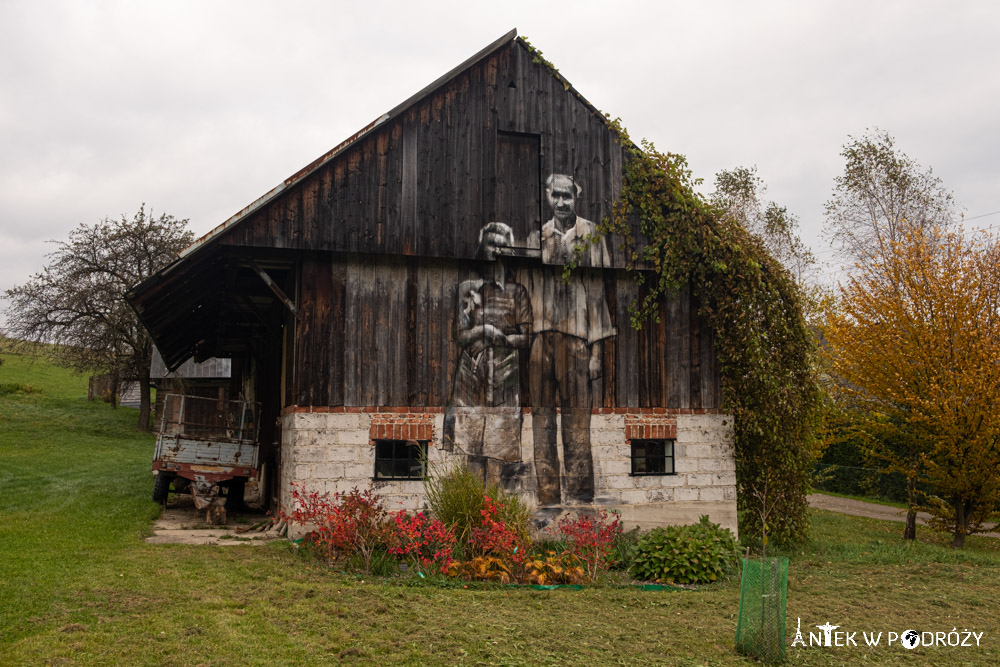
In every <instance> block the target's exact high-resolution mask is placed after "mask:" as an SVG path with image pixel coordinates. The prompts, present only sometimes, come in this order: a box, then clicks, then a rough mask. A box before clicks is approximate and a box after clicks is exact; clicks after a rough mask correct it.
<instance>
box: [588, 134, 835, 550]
mask: <svg viewBox="0 0 1000 667" xmlns="http://www.w3.org/2000/svg"><path fill="white" fill-rule="evenodd" d="M610 125H611V127H612V129H613V131H614V132H615V134H616V135H617V137H618V139H619V141H620V142H621V144H622V146H624V148H625V152H626V160H625V166H624V174H623V185H622V192H621V195H620V196H619V198H618V200H617V201H616V202H615V204H614V206H613V207H612V213H611V216H610V218H608V219H606V220H604V221H603V222H602V223H601V224H600V225H599V227H598V231H597V232H596V234H601V235H606V234H610V233H614V234H618V235H620V236H621V237H622V238H623V239H624V240H625V247H626V249H627V252H628V255H629V265H630V270H631V271H632V273H633V275H634V276H635V280H636V282H637V283H638V284H639V285H640V286H642V287H644V289H642V291H641V293H642V295H643V296H642V297H641V298H640V299H638V300H637V301H636V302H635V303H633V304H631V306H630V313H631V320H632V326H633V327H635V328H641V327H642V325H643V323H644V322H647V321H649V320H650V318H655V317H656V313H657V305H658V303H659V301H660V300H661V299H662V298H663V297H664V296H665V295H667V294H668V293H670V292H673V291H676V290H679V289H680V288H682V287H683V286H685V285H688V284H689V285H691V289H692V291H693V294H694V295H695V296H696V297H697V301H698V303H699V313H700V315H701V316H702V317H704V319H705V321H706V322H707V323H708V324H709V326H710V327H711V328H712V330H713V332H714V343H715V350H716V355H717V358H718V362H719V369H720V374H721V380H722V407H723V408H724V409H725V410H726V411H727V412H730V413H731V414H732V415H733V417H734V419H735V424H734V434H735V457H736V476H737V493H738V507H739V511H740V532H741V533H742V534H743V536H744V537H745V538H749V539H750V540H755V539H758V538H759V537H760V536H761V534H762V528H763V526H764V524H765V523H766V527H767V528H766V535H767V536H769V537H770V538H771V539H772V540H778V541H780V542H792V541H797V540H801V539H803V538H804V537H805V535H806V531H807V512H806V510H807V507H808V504H807V501H806V494H807V492H808V490H809V485H810V481H811V472H812V468H813V464H814V462H815V458H816V455H817V447H818V440H817V438H816V437H815V435H814V434H815V431H816V426H817V420H818V417H819V408H820V399H821V394H820V389H819V385H818V383H817V378H816V375H815V372H814V371H815V365H814V355H815V340H814V337H813V335H812V332H811V331H810V329H809V327H808V326H807V324H806V321H805V318H804V315H803V305H804V303H803V298H804V297H803V295H802V292H801V290H800V288H799V286H798V285H797V284H796V282H795V281H794V280H793V279H792V277H791V276H790V275H789V274H788V272H787V271H786V270H785V269H784V268H783V267H782V266H781V265H780V263H779V262H778V261H777V260H776V259H774V258H773V257H772V256H771V255H770V254H769V253H768V251H767V250H766V249H765V248H764V246H763V243H762V242H761V241H760V240H759V239H757V237H755V236H753V235H752V234H750V233H749V232H748V231H746V230H745V229H744V228H742V227H741V226H739V225H738V224H736V223H735V222H733V221H732V220H730V219H729V218H727V217H726V216H724V215H723V214H722V212H721V211H718V210H717V209H715V208H713V207H712V206H711V205H710V204H708V203H707V202H706V201H705V200H704V199H702V197H701V196H699V195H698V194H697V193H696V192H695V189H694V187H695V185H696V183H697V182H696V181H695V180H694V179H693V178H692V176H691V172H690V170H689V169H688V167H687V163H686V161H685V160H684V158H683V156H680V155H674V154H670V153H661V152H659V151H657V150H656V148H655V146H653V144H651V143H649V142H646V141H643V142H642V146H641V148H640V147H638V146H636V145H635V144H634V143H633V142H632V141H631V140H630V139H629V136H628V133H627V132H626V131H625V129H624V128H623V127H622V126H621V123H620V121H617V120H615V121H610ZM636 221H637V222H638V224H637V225H636V224H635V223H636ZM636 227H637V228H638V231H639V232H640V234H641V236H642V239H641V243H637V242H636V239H634V238H633V230H634V229H635V228H636ZM596 234H595V236H596ZM640 267H641V269H642V270H638V269H639V268H640Z"/></svg>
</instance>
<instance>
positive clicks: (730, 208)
mask: <svg viewBox="0 0 1000 667" xmlns="http://www.w3.org/2000/svg"><path fill="white" fill-rule="evenodd" d="M766 194H767V186H766V185H765V184H764V181H763V180H762V179H761V178H760V177H759V176H758V175H757V167H755V166H754V167H736V168H735V169H728V170H723V171H720V172H719V173H718V174H716V176H715V192H713V193H712V196H711V201H712V203H713V204H714V205H715V206H716V207H718V208H719V209H721V210H722V211H724V212H725V213H726V215H729V216H730V217H732V218H733V219H734V220H736V222H738V223H739V224H740V225H741V226H742V227H743V228H744V229H746V230H747V231H749V232H750V233H751V234H754V235H755V236H757V237H758V238H759V239H760V240H761V241H762V242H763V243H764V247H766V248H767V250H768V251H769V252H770V253H771V255H772V256H773V257H774V258H775V259H777V260H778V261H779V262H781V264H782V266H784V267H785V268H786V269H788V271H789V272H790V273H791V274H792V277H793V278H795V280H796V282H798V283H799V284H800V285H803V284H804V283H805V282H806V280H807V278H808V277H809V275H810V273H811V271H812V270H813V269H815V266H816V258H815V257H814V256H813V254H812V252H811V251H810V250H809V248H808V247H806V245H805V244H804V243H803V242H802V240H801V239H800V238H799V221H798V218H797V217H796V216H795V215H793V214H792V213H790V212H789V211H788V209H787V208H786V207H784V206H779V205H778V204H776V203H775V202H773V201H772V202H765V196H766Z"/></svg>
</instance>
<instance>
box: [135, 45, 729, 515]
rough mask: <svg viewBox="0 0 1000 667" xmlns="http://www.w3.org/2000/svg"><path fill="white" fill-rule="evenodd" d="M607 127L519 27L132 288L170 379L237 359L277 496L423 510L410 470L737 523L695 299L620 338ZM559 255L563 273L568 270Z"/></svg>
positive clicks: (559, 502)
mask: <svg viewBox="0 0 1000 667" xmlns="http://www.w3.org/2000/svg"><path fill="white" fill-rule="evenodd" d="M623 159H624V152H623V149H622V146H620V145H619V144H618V143H617V142H616V138H615V135H614V134H613V132H612V131H611V130H610V128H609V126H608V124H607V121H606V118H605V117H604V115H603V114H601V113H600V112H598V111H597V109H595V108H594V107H593V106H592V105H591V104H590V103H588V102H587V101H586V100H585V99H584V98H583V97H582V96H581V95H580V94H579V93H578V92H577V91H576V90H575V89H574V88H573V87H572V86H570V85H569V83H568V82H567V81H565V80H564V79H563V78H562V77H561V76H560V75H559V74H558V73H557V72H555V71H554V70H553V69H552V68H551V67H550V66H549V65H548V64H547V63H545V62H544V61H543V60H542V59H541V58H540V57H539V56H537V55H536V53H535V52H534V51H533V50H532V49H531V47H530V46H529V45H528V44H527V43H526V42H524V41H523V40H522V39H520V38H518V37H517V34H516V32H515V31H512V32H511V33H509V34H507V35H505V36H503V37H502V38H501V39H499V40H497V41H496V42H494V43H493V44H490V45H489V46H488V47H487V48H485V49H483V50H482V51H480V52H479V53H477V54H476V55H474V56H473V57H472V58H470V59H469V60H467V61H466V62H464V63H463V64H461V65H460V66H459V67H457V68H456V69H454V70H452V71H451V72H449V73H447V74H446V75H444V76H443V77H441V78H440V79H438V80H437V81H435V82H434V83H432V84H431V85H430V86H428V87H427V88H425V89H424V90H422V91H421V92H419V93H418V94H416V95H415V96H413V97H412V98H410V99H409V100H407V101H405V102H403V103H402V104H400V105H399V106H397V107H396V108H394V109H392V110H391V111H389V112H388V113H386V114H384V115H383V116H381V117H380V118H378V119H377V120H375V121H374V122H372V123H371V124H369V125H368V126H366V127H365V128H363V129H362V130H360V131H359V132H358V133H357V134H355V135H354V136H352V137H350V138H349V139H348V140H346V141H345V142H343V143H342V144H340V145H339V146H337V147H336V148H334V149H333V150H331V151H329V152H328V153H326V154H325V155H323V156H322V157H320V158H319V159H317V160H316V161H315V162H313V163H312V164H310V165H308V166H306V167H305V168H303V169H302V170H301V171H300V172H298V173H297V174H295V175H293V176H292V177H290V178H289V179H287V180H286V181H285V182H284V183H282V184H281V185H279V186H278V187H276V188H275V189H274V190H272V191H271V192H269V193H267V194H266V195H264V196H263V197H261V198H260V199H258V200H257V201H255V202H253V203H252V204H250V205H249V206H247V207H246V208H245V209H244V210H242V211H240V212H239V213H238V214H237V215H235V216H233V217H232V218H231V219H229V220H228V221H226V222H225V223H223V224H222V225H220V226H219V227H217V228H216V229H215V230H213V231H212V232H211V233H209V234H208V235H206V236H205V237H203V238H202V239H200V240H198V241H197V242H196V243H195V244H193V245H192V246H191V247H190V248H188V249H186V250H185V251H184V252H183V253H181V256H180V258H179V259H178V260H177V261H176V262H175V263H173V264H172V265H170V266H168V267H167V268H165V269H164V270H162V271H161V272H159V274H157V275H156V276H154V277H153V278H152V279H150V280H148V281H146V282H145V283H143V284H142V285H140V286H138V287H137V288H136V289H135V290H133V292H132V293H131V295H130V298H131V300H132V303H133V305H134V307H135V309H136V310H137V312H139V314H140V316H141V318H142V320H143V322H144V323H145V325H146V326H147V328H148V329H149V331H150V333H151V334H152V336H153V338H154V340H155V342H156V345H157V347H158V349H159V350H160V353H161V354H162V358H163V361H164V362H165V364H166V366H167V367H169V368H170V369H174V368H176V367H178V366H179V365H180V364H182V363H183V362H185V361H186V360H187V359H188V358H190V357H194V359H195V360H204V359H207V358H210V357H227V358H232V360H233V363H232V374H233V377H232V379H231V385H232V386H233V387H239V388H240V391H241V392H242V393H243V394H244V395H245V396H247V397H248V398H252V399H254V400H256V401H260V403H261V409H262V418H261V445H262V452H261V459H262V461H264V462H265V465H266V466H267V467H268V470H269V473H268V474H267V475H266V477H267V479H268V481H269V490H268V494H269V496H270V498H271V502H272V504H277V505H281V506H283V507H286V508H287V507H288V503H289V502H290V491H291V484H292V483H293V482H298V483H302V484H305V485H307V487H308V488H311V489H316V490H320V491H331V492H333V491H345V490H349V489H350V488H352V487H355V486H357V487H360V488H364V487H366V486H368V485H369V484H374V485H375V487H376V488H377V489H378V491H379V493H381V494H382V496H383V497H384V498H385V499H386V501H387V505H388V506H389V507H390V508H392V509H395V508H407V509H417V508H420V507H423V504H424V499H423V486H422V484H421V481H420V479H421V476H422V475H423V473H424V470H423V463H422V461H424V460H426V461H429V464H430V465H431V466H447V465H454V464H460V465H468V466H469V467H470V468H471V469H472V470H473V471H474V472H475V473H476V474H477V475H480V476H482V478H483V479H484V480H486V481H489V482H496V483H499V484H503V485H505V486H506V487H507V488H509V489H511V490H513V491H516V492H517V493H519V494H521V495H522V496H523V497H524V498H525V500H527V501H528V502H529V504H531V505H532V506H534V507H536V508H538V509H539V516H540V517H541V518H542V520H544V518H545V517H548V518H550V519H551V517H553V516H556V515H558V514H559V513H560V512H561V511H563V510H567V509H577V508H582V507H591V506H598V507H609V508H612V507H613V508H617V509H619V510H621V512H622V515H623V519H624V520H625V521H626V523H631V524H639V525H643V526H651V525H656V524H667V523H678V522H689V521H696V520H697V518H698V517H699V516H700V515H702V514H708V515H709V516H710V517H711V518H712V519H713V520H714V521H717V522H719V523H721V524H723V525H724V526H727V527H729V528H732V529H733V530H735V529H736V473H735V463H734V460H733V454H732V449H731V423H732V420H731V418H730V417H729V416H727V415H725V414H722V413H721V412H720V410H719V403H718V401H719V380H718V370H717V367H716V361H715V356H714V353H713V349H712V338H711V334H710V332H709V331H708V329H707V328H706V327H705V326H704V324H703V322H701V321H700V319H699V317H698V316H697V313H696V311H697V304H695V303H693V298H692V296H691V294H690V291H687V290H685V291H681V292H680V293H678V294H676V295H673V296H671V297H670V298H669V299H667V300H665V301H664V302H663V303H662V304H661V306H660V318H659V322H658V323H656V322H650V323H649V324H648V325H647V326H645V327H643V328H642V330H641V331H636V330H635V329H633V328H632V327H631V326H630V324H629V317H628V305H629V303H631V302H632V301H633V299H635V297H636V295H637V288H636V287H635V284H634V282H633V276H632V275H631V274H629V273H627V272H626V271H625V266H626V257H625V252H624V249H623V246H622V243H621V241H620V239H617V238H614V237H609V238H606V239H604V240H598V241H597V242H594V243H591V244H590V245H589V247H585V246H583V245H581V243H580V242H581V241H582V240H583V239H584V238H585V237H586V236H587V235H588V234H590V233H591V231H593V228H594V222H593V221H599V220H601V219H603V218H604V217H605V216H607V215H608V214H609V213H610V211H611V206H612V203H613V202H614V200H615V198H616V196H617V195H618V193H619V192H620V189H621V179H622V166H623ZM574 254H578V255H579V257H580V265H581V266H580V268H578V269H576V270H574V271H573V272H572V274H571V275H570V277H569V279H568V280H564V279H563V277H562V274H563V266H564V265H565V264H566V262H567V261H568V260H569V258H570V257H571V256H572V255H574Z"/></svg>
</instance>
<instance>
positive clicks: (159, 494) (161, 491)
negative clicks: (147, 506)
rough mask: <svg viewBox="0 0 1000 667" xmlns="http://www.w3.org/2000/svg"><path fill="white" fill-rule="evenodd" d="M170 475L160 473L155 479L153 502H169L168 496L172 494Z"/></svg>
mask: <svg viewBox="0 0 1000 667" xmlns="http://www.w3.org/2000/svg"><path fill="white" fill-rule="evenodd" d="M170 482H171V477H170V475H164V474H163V473H159V474H157V475H156V477H154V478H153V502H154V503H165V502H167V495H168V494H169V493H170Z"/></svg>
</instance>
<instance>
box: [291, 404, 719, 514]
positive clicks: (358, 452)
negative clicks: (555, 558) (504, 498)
mask: <svg viewBox="0 0 1000 667" xmlns="http://www.w3.org/2000/svg"><path fill="white" fill-rule="evenodd" d="M299 410H301V408H299ZM413 410H419V409H413ZM373 417H374V418H375V419H376V420H382V421H384V420H386V419H388V418H393V419H392V420H393V421H398V422H400V423H405V422H407V421H412V420H422V424H423V425H424V426H423V427H425V428H431V429H432V438H431V443H430V446H429V448H428V457H429V461H430V465H431V466H432V471H433V470H435V469H437V470H441V469H446V468H447V467H449V466H452V465H456V464H460V463H462V462H463V460H464V459H463V457H462V456H459V455H456V454H452V453H448V452H444V451H442V450H441V448H440V444H441V430H442V426H443V421H444V415H443V414H442V413H441V412H428V413H424V414H413V413H410V414H409V415H408V414H407V413H400V414H399V415H392V414H390V415H389V417H387V416H386V413H385V412H384V411H383V412H375V411H372V412H303V411H295V412H292V411H288V412H286V414H284V415H283V417H282V431H281V432H282V454H281V456H282V466H281V473H282V478H281V503H282V507H283V508H284V509H286V510H287V509H290V507H291V500H292V498H291V484H292V482H296V483H298V484H299V485H304V486H305V487H306V488H307V489H309V490H310V491H319V492H328V493H331V494H332V493H338V492H339V493H343V492H346V491H350V490H351V489H352V488H354V487H357V488H359V489H365V488H367V487H368V486H369V485H373V486H374V488H375V489H376V490H377V491H378V493H379V494H380V495H381V496H382V498H383V499H384V501H385V505H386V508H387V509H389V510H390V511H392V510H398V509H405V510H410V511H412V510H418V509H423V508H424V507H425V500H424V488H423V484H422V483H421V482H420V481H409V480H405V481H399V480H395V481H383V482H377V481H374V480H373V477H374V472H375V447H374V443H373V441H372V440H371V437H372V435H373V428H372V424H373V422H372V420H373ZM394 417H399V419H398V420H396V419H394ZM408 417H409V418H410V419H409V420H408V419H407V418H408ZM658 419H662V418H660V417H658ZM667 419H670V421H673V420H674V419H675V420H676V441H675V445H674V467H675V471H676V474H674V475H648V476H632V475H631V474H630V471H631V448H630V445H629V442H628V440H626V415H624V414H614V413H610V414H609V413H607V412H604V413H600V414H594V415H592V417H591V443H592V446H593V453H594V473H595V482H596V494H595V499H594V505H595V506H603V507H609V508H615V509H618V510H620V511H621V512H622V518H623V521H624V522H625V523H626V525H639V526H642V527H644V528H649V527H652V526H655V525H666V524H678V523H693V522H696V521H697V520H698V518H699V517H700V516H701V515H702V514H707V515H709V517H710V518H711V519H712V520H713V521H715V522H717V523H720V524H722V525H723V526H725V527H728V528H730V529H731V530H733V531H734V532H735V531H736V464H735V461H734V459H733V451H732V425H731V424H732V418H731V417H729V416H728V415H719V414H676V415H673V416H672V417H667ZM631 420H632V421H631V422H630V423H635V418H631ZM382 421H376V425H377V424H380V423H382ZM671 428H672V426H671ZM424 432H426V431H421V433H424ZM559 447H560V450H561V448H562V444H561V443H560V444H559ZM533 458H534V454H533V443H532V437H531V414H530V413H526V414H525V415H524V420H523V426H522V432H521V460H523V461H527V462H530V461H532V460H533ZM562 458H563V457H562V455H561V451H560V460H562ZM521 483H522V487H521V488H520V489H518V492H519V493H520V494H521V495H522V497H523V498H524V499H525V500H526V501H527V502H528V503H529V505H530V504H534V488H535V480H534V473H533V470H532V469H531V467H530V466H528V469H527V474H526V475H524V478H523V479H522V481H521ZM570 509H571V508H570Z"/></svg>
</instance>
